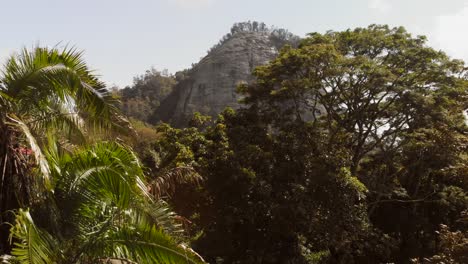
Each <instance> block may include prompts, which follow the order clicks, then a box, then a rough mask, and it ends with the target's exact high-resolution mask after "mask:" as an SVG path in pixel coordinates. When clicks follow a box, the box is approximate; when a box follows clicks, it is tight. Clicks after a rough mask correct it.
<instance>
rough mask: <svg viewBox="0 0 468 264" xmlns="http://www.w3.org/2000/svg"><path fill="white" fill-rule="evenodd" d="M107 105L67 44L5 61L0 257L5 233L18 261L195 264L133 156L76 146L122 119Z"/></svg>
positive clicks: (0, 103)
mask: <svg viewBox="0 0 468 264" xmlns="http://www.w3.org/2000/svg"><path fill="white" fill-rule="evenodd" d="M115 103H116V100H115V99H114V98H113V97H112V96H111V94H110V93H108V92H107V90H106V89H105V88H104V85H103V84H102V83H101V82H99V81H98V79H97V78H96V77H95V76H94V75H93V74H92V72H91V71H90V70H89V69H88V68H87V66H86V64H85V63H84V61H83V59H82V54H81V53H80V52H77V51H76V50H74V49H67V48H65V49H64V50H61V51H59V50H58V49H56V48H53V49H48V48H35V49H34V50H32V51H28V50H23V51H22V52H21V53H19V54H15V55H13V56H12V57H11V58H10V59H9V60H8V61H7V63H6V65H5V67H4V70H3V71H2V74H1V75H0V224H1V225H0V228H1V230H0V239H2V240H0V253H1V251H4V252H10V249H2V248H1V247H2V245H3V246H5V245H6V243H5V242H6V241H5V239H6V238H9V241H10V242H11V243H13V248H12V249H11V254H12V255H14V261H15V262H20V263H104V262H106V261H116V260H121V262H122V263H132V261H138V262H139V263H195V262H201V260H200V259H199V258H197V257H196V253H194V252H193V251H191V250H190V249H189V248H188V247H186V246H183V244H181V239H180V237H179V236H178V235H177V234H179V233H180V228H179V226H178V225H177V224H176V223H175V222H174V217H173V213H171V212H170V211H169V210H168V209H167V206H166V205H165V204H164V202H162V201H161V200H159V199H154V196H151V194H150V193H149V192H148V191H147V187H146V185H145V183H144V177H143V173H142V170H141V166H140V165H139V163H138V159H137V158H136V157H135V155H134V154H133V152H132V151H130V150H129V149H128V148H126V147H124V146H122V145H119V144H117V143H99V144H96V145H94V146H92V147H89V145H86V144H83V143H87V142H88V141H90V140H89V139H90V137H88V136H87V134H93V133H94V132H96V131H108V130H107V128H113V129H116V128H117V129H118V128H123V126H127V125H128V123H127V122H126V120H125V119H124V118H122V117H121V116H120V114H119V111H118V110H117V107H116V104H115ZM93 135H94V134H93ZM91 140H92V138H91ZM12 212H13V213H12ZM6 222H9V223H11V224H10V226H11V227H10V226H8V225H5V223H6Z"/></svg>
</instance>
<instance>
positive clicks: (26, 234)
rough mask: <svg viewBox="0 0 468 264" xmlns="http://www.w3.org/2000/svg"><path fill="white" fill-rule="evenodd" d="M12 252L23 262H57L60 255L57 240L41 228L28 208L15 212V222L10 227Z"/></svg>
mask: <svg viewBox="0 0 468 264" xmlns="http://www.w3.org/2000/svg"><path fill="white" fill-rule="evenodd" d="M10 232H11V233H10V243H13V245H14V247H13V249H12V251H11V254H12V255H13V256H14V257H15V261H17V262H19V263H21V264H42V263H43V264H49V263H55V262H56V261H57V259H58V258H59V257H60V255H59V254H58V253H60V250H58V245H57V242H56V241H55V240H54V239H53V237H52V236H51V235H49V234H48V233H47V232H45V231H44V230H41V229H39V228H38V227H37V226H36V225H35V223H34V221H33V219H32V217H31V215H30V213H29V211H28V210H22V209H20V210H19V211H18V212H17V213H16V214H15V223H14V224H13V225H12V227H11V229H10Z"/></svg>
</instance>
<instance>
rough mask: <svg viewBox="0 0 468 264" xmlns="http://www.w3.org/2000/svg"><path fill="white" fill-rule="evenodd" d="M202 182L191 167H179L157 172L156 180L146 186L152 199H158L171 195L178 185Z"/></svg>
mask: <svg viewBox="0 0 468 264" xmlns="http://www.w3.org/2000/svg"><path fill="white" fill-rule="evenodd" d="M202 180H203V178H202V177H201V175H200V174H198V173H197V172H196V171H195V169H194V168H193V167H191V166H179V167H176V168H172V169H168V170H163V171H161V172H159V173H158V175H157V176H156V178H154V179H153V180H152V181H151V182H150V183H149V184H148V187H149V189H150V192H151V194H152V195H153V197H154V198H155V199H159V198H161V196H163V195H171V194H173V193H174V192H175V188H176V186H177V185H178V184H185V183H193V184H198V183H199V182H201V181H202Z"/></svg>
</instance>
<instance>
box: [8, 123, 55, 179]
mask: <svg viewBox="0 0 468 264" xmlns="http://www.w3.org/2000/svg"><path fill="white" fill-rule="evenodd" d="M8 118H9V120H10V121H11V124H12V125H13V126H16V127H17V128H19V129H20V130H21V131H22V132H23V134H24V135H25V136H26V138H27V141H28V144H29V146H30V147H31V150H32V152H33V153H34V157H35V159H36V162H37V164H38V165H39V169H40V171H41V175H42V178H43V179H44V182H45V186H46V187H48V188H50V168H49V164H48V162H47V158H46V156H45V155H44V154H43V153H42V149H41V147H40V146H39V144H38V143H37V141H36V137H35V136H34V135H33V134H32V132H31V130H30V129H29V127H28V126H27V125H26V124H25V123H24V122H23V121H21V120H20V119H19V118H17V117H15V116H8Z"/></svg>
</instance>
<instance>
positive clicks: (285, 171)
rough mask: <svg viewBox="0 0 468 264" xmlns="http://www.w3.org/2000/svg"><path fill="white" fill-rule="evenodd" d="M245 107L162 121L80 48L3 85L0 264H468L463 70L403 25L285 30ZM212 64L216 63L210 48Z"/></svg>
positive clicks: (158, 95)
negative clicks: (109, 84)
mask: <svg viewBox="0 0 468 264" xmlns="http://www.w3.org/2000/svg"><path fill="white" fill-rule="evenodd" d="M231 31H232V32H231V33H229V34H228V35H226V37H224V38H223V39H222V40H221V41H220V43H219V44H217V45H216V46H215V47H213V48H212V49H211V51H213V50H216V49H217V48H218V47H219V46H220V45H222V44H223V42H224V41H226V39H228V38H230V37H232V36H233V35H235V34H236V32H242V31H256V32H267V34H270V36H277V37H278V39H279V40H287V41H285V42H281V41H278V43H280V42H281V43H280V44H278V45H281V49H280V52H279V54H278V55H277V57H276V58H275V59H274V60H272V61H270V62H269V63H267V64H265V65H263V66H259V67H257V68H256V69H255V70H254V71H253V72H252V74H253V76H254V77H255V81H253V82H250V83H242V84H240V85H239V86H238V88H237V91H238V93H240V94H241V95H242V102H241V103H242V105H243V106H242V107H240V108H238V109H232V108H226V109H225V110H224V111H223V112H222V113H220V114H219V115H218V116H216V117H211V116H204V115H201V114H199V113H196V114H194V115H193V118H192V119H191V120H190V122H188V123H187V124H186V126H185V127H182V128H175V127H172V126H171V125H170V124H166V123H161V122H155V119H154V115H155V111H156V110H157V109H158V106H159V105H160V104H161V102H162V101H163V100H164V99H165V98H167V96H169V94H170V93H171V92H172V91H173V90H174V89H177V87H178V83H180V82H183V81H184V78H185V76H186V75H187V73H189V72H190V69H189V70H185V71H183V72H179V73H176V74H174V75H172V74H169V73H167V72H166V71H157V70H156V69H151V70H149V71H147V72H146V73H145V74H144V75H141V76H138V77H136V78H135V80H134V84H133V85H132V86H131V87H126V88H124V89H121V90H111V89H106V87H105V86H104V84H103V83H102V82H100V81H99V80H98V78H97V77H96V76H94V75H93V73H92V71H90V69H89V68H88V66H87V65H86V63H85V62H84V61H83V59H82V54H81V53H80V52H78V51H76V50H74V49H69V48H66V49H63V50H58V49H56V48H53V49H48V48H41V47H38V48H35V49H33V50H23V51H21V52H19V53H17V54H14V55H12V56H11V57H10V58H9V59H8V60H7V62H6V64H5V65H4V67H3V68H2V71H1V72H2V74H1V75H0V127H1V129H0V133H1V134H0V174H1V181H0V222H1V225H0V256H1V257H0V262H1V261H3V262H2V263H291V264H296V263H297V264H302V263H304V264H306V263H468V155H467V153H468V151H467V150H468V126H467V125H468V121H467V115H466V114H467V109H468V67H467V66H466V65H465V64H464V62H463V61H461V60H457V59H452V58H450V57H449V56H447V55H446V54H445V53H444V52H443V51H438V50H436V49H433V48H431V47H430V46H428V45H427V40H426V38H425V37H423V36H416V37H415V36H412V35H411V34H410V33H408V32H407V31H406V30H405V29H404V28H402V27H397V28H390V27H388V26H384V25H371V26H369V27H367V28H356V29H349V30H346V31H340V32H337V31H328V32H326V33H324V34H320V33H311V34H309V35H308V36H307V37H305V38H303V39H301V40H299V39H298V38H297V37H296V36H294V35H293V34H291V33H289V32H287V31H285V30H279V29H269V28H267V27H266V26H265V24H263V23H258V22H247V23H237V24H235V25H234V27H233V29H232V30H231ZM211 51H210V52H211Z"/></svg>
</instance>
